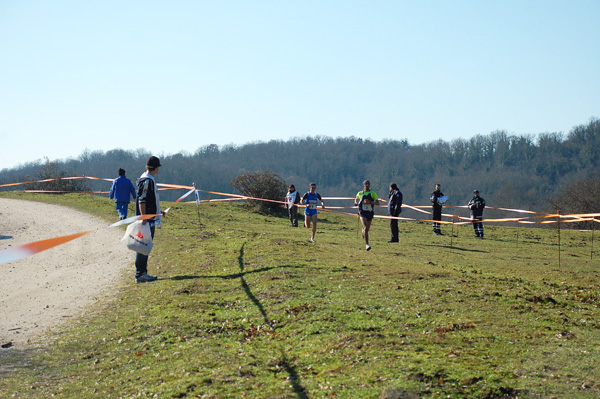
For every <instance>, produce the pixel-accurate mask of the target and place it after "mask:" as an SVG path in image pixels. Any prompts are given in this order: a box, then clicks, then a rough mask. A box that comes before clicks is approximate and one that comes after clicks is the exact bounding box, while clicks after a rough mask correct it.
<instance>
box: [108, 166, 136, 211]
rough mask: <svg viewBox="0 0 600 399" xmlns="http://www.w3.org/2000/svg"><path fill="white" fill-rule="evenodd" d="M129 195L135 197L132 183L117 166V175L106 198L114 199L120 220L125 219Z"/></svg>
mask: <svg viewBox="0 0 600 399" xmlns="http://www.w3.org/2000/svg"><path fill="white" fill-rule="evenodd" d="M131 197H133V199H136V194H135V188H134V187H133V183H131V180H129V179H128V178H127V177H125V170H123V169H121V168H119V177H117V178H116V179H115V180H114V181H113V184H112V187H111V188H110V194H109V195H108V198H110V199H114V200H115V203H116V204H117V212H119V219H120V220H123V219H127V208H129V202H130V199H131Z"/></svg>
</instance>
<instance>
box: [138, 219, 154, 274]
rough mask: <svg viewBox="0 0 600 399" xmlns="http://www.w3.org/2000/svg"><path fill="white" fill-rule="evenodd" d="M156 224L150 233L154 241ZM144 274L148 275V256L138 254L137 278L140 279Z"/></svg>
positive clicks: (151, 227)
mask: <svg viewBox="0 0 600 399" xmlns="http://www.w3.org/2000/svg"><path fill="white" fill-rule="evenodd" d="M154 229H155V227H154V223H152V224H151V225H150V233H151V235H152V239H154ZM144 273H148V256H147V255H142V254H141V253H139V252H138V253H137V254H136V255H135V276H136V277H139V276H141V275H142V274H144Z"/></svg>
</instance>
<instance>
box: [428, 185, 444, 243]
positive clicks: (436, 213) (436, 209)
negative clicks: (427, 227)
mask: <svg viewBox="0 0 600 399" xmlns="http://www.w3.org/2000/svg"><path fill="white" fill-rule="evenodd" d="M441 188H442V186H440V185H439V184H436V185H435V191H434V192H433V193H431V202H432V203H433V206H432V208H433V220H434V222H433V234H435V235H436V236H441V235H442V229H441V223H437V221H440V220H442V204H443V203H444V202H445V199H446V197H445V196H444V193H442V191H441Z"/></svg>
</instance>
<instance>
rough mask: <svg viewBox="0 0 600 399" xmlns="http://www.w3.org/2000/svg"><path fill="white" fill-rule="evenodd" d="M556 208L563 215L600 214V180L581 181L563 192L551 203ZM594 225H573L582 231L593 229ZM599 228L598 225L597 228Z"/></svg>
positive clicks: (590, 223)
mask: <svg viewBox="0 0 600 399" xmlns="http://www.w3.org/2000/svg"><path fill="white" fill-rule="evenodd" d="M549 202H550V204H551V205H552V206H553V207H555V209H554V210H553V211H556V210H560V213H561V214H563V215H567V214H582V213H599V212H600V178H598V177H596V178H593V179H585V180H579V181H576V182H575V183H573V184H571V185H570V186H569V187H567V188H566V189H565V190H563V191H561V192H560V193H559V194H558V195H557V196H556V197H555V198H554V199H553V200H551V201H549ZM592 223H597V222H592V221H589V222H581V223H572V225H574V227H577V228H580V229H591V228H592ZM595 227H596V228H598V225H597V224H596V226H595Z"/></svg>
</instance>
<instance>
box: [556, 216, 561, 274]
mask: <svg viewBox="0 0 600 399" xmlns="http://www.w3.org/2000/svg"><path fill="white" fill-rule="evenodd" d="M556 219H557V221H558V267H559V268H560V210H558V211H556Z"/></svg>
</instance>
